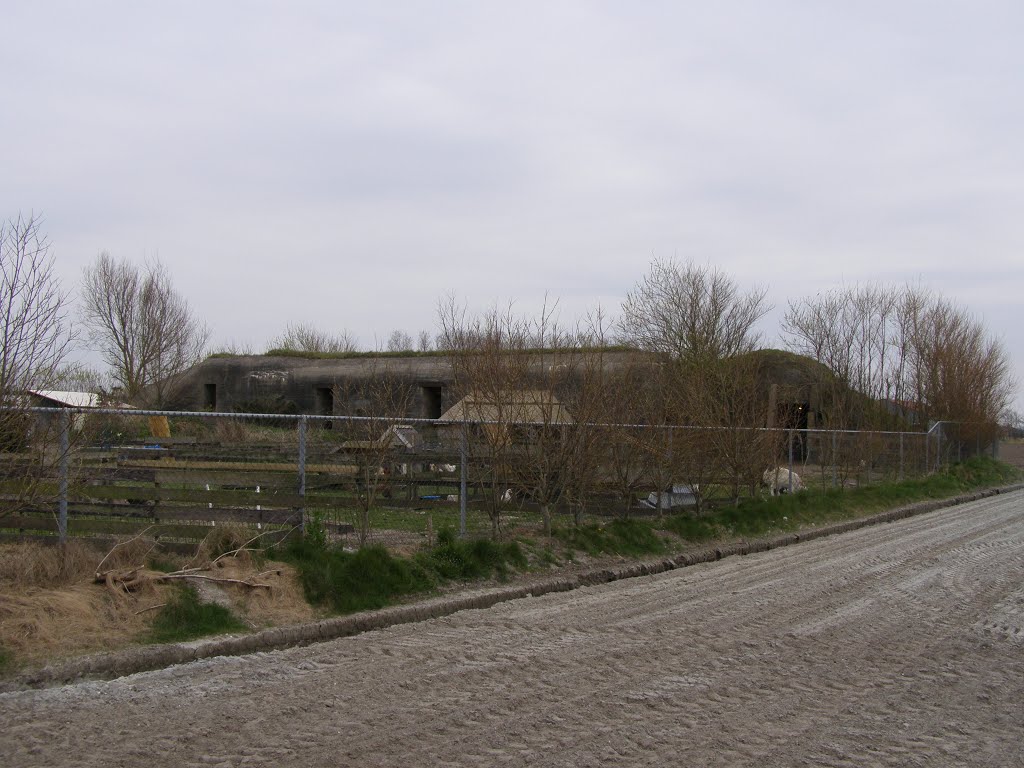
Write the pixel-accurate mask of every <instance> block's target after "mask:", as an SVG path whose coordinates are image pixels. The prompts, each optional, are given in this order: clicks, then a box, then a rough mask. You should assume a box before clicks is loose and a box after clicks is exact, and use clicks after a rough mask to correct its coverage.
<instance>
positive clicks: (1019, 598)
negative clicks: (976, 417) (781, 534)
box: [0, 492, 1024, 768]
mask: <svg viewBox="0 0 1024 768" xmlns="http://www.w3.org/2000/svg"><path fill="white" fill-rule="evenodd" d="M1022 720H1024V492H1016V493H1012V494H1007V495H1003V496H996V497H992V498H988V499H984V500H981V501H978V502H973V503H970V504H966V505H963V506H960V507H953V508H949V509H946V510H943V511H940V512H936V513H933V514H928V515H923V516H920V517H916V518H911V519H909V520H904V521H901V522H898V523H894V524H890V525H880V526H875V527H871V528H865V529H862V530H859V531H855V532H853V533H848V534H844V535H842V536H835V537H832V538H828V539H820V540H817V541H813V542H810V543H807V544H802V545H799V546H794V547H786V548H783V549H777V550H773V551H771V552H766V553H761V554H757V555H750V556H747V557H732V558H729V559H726V560H723V561H721V562H718V563H712V564H707V565H701V566H695V567H692V568H687V569H682V570H677V571H672V572H669V573H665V574H661V575H658V576H652V577H644V578H640V579H632V580H627V581H620V582H615V583H613V584H607V585H603V586H600V587H593V588H587V589H581V590H577V591H575V592H572V593H567V594H552V595H547V596H544V597H538V598H529V599H526V600H519V601H514V602H510V603H504V604H502V605H499V606H497V607H495V608H491V609H489V610H486V611H464V612H462V613H459V614H456V615H454V616H450V617H448V618H445V619H440V620H436V621H429V622H423V623H420V624H407V625H402V626H396V627H393V628H391V629H387V630H382V631H378V632H371V633H366V634H364V635H360V636H357V637H352V638H347V639H342V640H336V641H333V642H329V643H323V644H320V645H316V646H312V647H308V648H298V649H292V650H288V651H281V652H274V653H265V654H256V655H252V656H247V657H239V658H218V659H212V660H208V661H204V662H197V663H194V664H191V665H185V666H180V667H175V668H171V669H167V670H163V671H159V672H151V673H145V674H139V675H134V676H132V677H127V678H122V679H120V680H116V681H113V682H107V683H83V684H79V685H74V686H68V687H64V688H55V689H51V690H45V691H27V692H19V693H10V694H3V695H0V765H4V766H11V767H12V768H13V767H14V766H22V765H81V766H154V767H155V766H179V765H180V766H242V765H274V766H293V765H295V766H298V765H302V766H314V765H358V766H372V765H401V766H406V767H410V768H411V767H412V766H470V765H474V766H477V765H480V766H483V765H486V766H490V765H629V766H632V765H659V766H663V765H701V764H710V765H728V766H745V765H751V766H752V765H758V766H789V765H814V766H818V765H830V766H877V765H891V766H915V765H928V766H997V765H998V766H1010V765H1024V725H1022Z"/></svg>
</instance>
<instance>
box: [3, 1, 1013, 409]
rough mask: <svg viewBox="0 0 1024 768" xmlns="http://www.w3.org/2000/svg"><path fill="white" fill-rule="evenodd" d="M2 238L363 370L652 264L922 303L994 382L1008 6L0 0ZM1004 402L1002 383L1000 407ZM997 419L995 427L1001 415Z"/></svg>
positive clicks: (1009, 87) (224, 335) (1005, 190)
mask: <svg viewBox="0 0 1024 768" xmlns="http://www.w3.org/2000/svg"><path fill="white" fill-rule="evenodd" d="M3 19H4V27H5V34H4V43H3V45H2V46H0V72H3V75H2V76H0V138H2V141H0V158H2V163H0V169H2V181H0V216H2V217H3V218H10V217H12V216H15V215H17V213H18V212H19V211H21V212H25V213H27V212H30V211H34V212H36V213H42V214H43V216H44V219H45V231H46V232H47V233H48V235H49V237H50V240H51V242H52V246H53V251H54V253H55V255H56V259H57V265H58V270H59V272H60V275H61V278H62V280H63V281H64V283H65V286H66V287H67V288H69V289H71V290H76V289H77V286H78V283H79V281H80V277H81V273H82V268H83V267H84V266H86V265H87V264H89V263H90V262H91V261H92V260H93V259H95V257H96V255H97V254H98V253H99V252H100V251H104V250H106V251H109V252H110V253H111V254H112V255H113V256H115V257H118V258H128V259H131V260H136V261H138V262H140V263H142V262H143V261H144V260H145V259H146V258H153V257H158V258H159V259H160V260H161V261H162V262H163V263H164V264H165V266H166V267H167V268H168V269H169V271H170V272H171V274H172V276H173V278H174V281H175V285H176V286H177V287H178V288H179V290H180V291H181V293H182V294H184V295H185V296H186V298H187V299H188V300H189V301H190V303H191V304H192V306H193V308H194V309H195V310H196V312H197V313H198V314H199V315H200V316H201V317H203V318H205V319H206V321H207V323H208V324H209V326H210V327H211V329H212V331H213V340H214V345H215V346H217V345H220V344H223V343H228V342H233V343H235V344H237V345H249V346H251V347H252V348H253V349H254V350H255V351H257V352H260V351H263V350H264V349H265V348H266V346H267V342H268V340H269V339H270V338H271V337H273V336H274V335H276V334H277V333H279V332H280V331H281V330H283V328H284V326H285V325H286V324H287V323H288V322H289V321H298V322H308V323H311V324H314V325H316V326H318V327H321V328H323V329H325V330H335V329H348V330H350V331H351V332H352V333H354V334H355V335H356V336H357V337H358V338H359V339H360V341H361V343H362V345H363V346H365V347H367V348H374V347H377V346H381V345H383V344H384V343H385V341H386V339H387V337H388V335H389V333H390V332H391V331H392V330H393V329H396V328H400V329H404V330H407V331H408V332H410V333H411V334H412V335H413V336H416V334H417V332H418V331H419V330H421V329H429V330H434V329H435V326H436V319H435V318H436V307H437V303H438V300H439V299H440V298H441V297H443V296H444V295H446V294H448V293H454V294H455V295H456V296H457V297H459V299H460V300H463V301H466V302H468V304H469V306H470V308H471V309H485V308H487V307H488V306H491V305H493V304H494V303H496V302H497V303H498V304H501V305H504V304H507V303H508V302H509V301H514V302H515V303H516V306H517V307H518V308H519V309H520V310H522V311H523V312H526V313H529V312H532V311H534V310H535V309H536V308H537V307H538V306H539V305H540V304H541V302H542V301H543V298H544V295H545V293H547V294H548V295H550V296H551V297H554V298H557V299H558V300H559V307H560V311H561V317H562V319H563V320H564V321H571V320H573V319H575V318H576V317H578V316H581V315H583V314H585V313H586V312H587V311H589V310H592V309H593V308H594V307H596V306H597V305H598V304H600V305H602V306H603V307H604V308H605V309H606V310H607V311H609V312H610V313H612V314H614V313H615V312H616V311H617V309H618V307H619V305H620V304H621V301H622V299H623V297H624V296H625V294H626V292H627V291H628V290H629V289H630V288H631V287H632V286H633V285H634V284H635V283H636V282H637V281H638V280H640V279H641V277H642V276H643V274H644V273H645V272H646V270H647V268H648V265H649V263H650V261H651V259H652V258H660V259H667V258H677V259H680V260H685V259H693V260H695V261H698V262H702V263H704V262H706V263H710V264H713V265H716V266H718V267H720V268H721V269H723V270H724V271H726V272H728V273H729V274H731V275H733V276H734V277H736V278H737V280H738V281H739V282H740V283H741V284H742V285H744V286H749V287H752V286H755V285H762V286H765V287H766V288H767V289H768V291H769V297H770V299H771V300H772V302H773V303H774V304H775V305H776V306H777V307H778V308H779V309H778V310H777V311H776V312H775V313H773V315H771V316H770V318H769V320H770V322H769V324H768V325H767V326H766V330H767V332H768V335H769V337H773V336H774V335H775V333H776V328H777V321H778V317H779V315H780V314H781V310H782V309H784V307H785V305H786V302H787V301H789V300H791V299H798V298H800V297H803V296H807V295H813V294H814V293H815V292H817V291H821V290H827V289H830V288H835V287H838V286H841V285H844V284H845V285H850V284H853V283H857V282H865V281H881V282H884V283H894V284H898V283H902V282H904V281H907V280H911V281H914V282H920V283H923V284H924V285H926V286H929V287H931V288H934V289H935V290H937V291H939V292H941V293H942V294H944V295H945V296H947V297H949V298H952V299H955V300H957V301H959V302H961V303H962V304H964V305H966V306H967V307H969V308H970V309H971V310H972V311H973V312H974V313H976V314H977V315H978V316H979V317H980V318H982V319H983V321H984V322H985V323H986V325H987V326H988V327H989V328H990V329H991V330H992V332H993V333H994V334H996V335H997V336H999V337H1001V338H1002V339H1003V340H1004V342H1005V344H1006V347H1007V349H1008V350H1009V352H1010V354H1011V356H1012V357H1013V358H1014V361H1015V368H1016V373H1017V377H1018V379H1024V364H1022V361H1024V313H1022V312H1021V297H1022V293H1024V215H1022V213H1024V82H1022V81H1024V45H1021V40H1022V39H1024V4H1022V3H1020V2H1019V0H1007V1H1006V2H998V1H994V2H987V1H986V0H970V1H968V0H964V1H963V2H960V1H958V0H947V1H941V0H940V1H936V0H928V1H927V2H924V1H923V0H921V1H918V0H896V1H894V0H886V1H885V2H880V1H879V2H876V1H874V0H858V2H839V1H838V0H805V1H803V2H798V1H796V0H773V1H772V2H764V1H763V0H749V1H748V2H741V1H739V0H720V1H719V2H714V3H706V2H705V3H696V2H695V3H683V2H678V1H676V2H655V1H650V2H644V3H625V2H559V1H558V0H545V1H544V2H517V3H509V2H501V3H498V2H482V1H481V0H472V1H467V2H443V1H442V0H433V1H432V2H411V1H406V2H392V3H386V2H381V3H366V2H359V3H356V2H342V1H340V0H331V1H328V0H324V2H288V3H283V2H274V3H269V2H268V3H260V2H245V3H237V2H235V3H228V2H212V1H210V0H205V1H204V2H183V1H180V2H173V3H168V2H159V3H155V2H152V3H151V2H139V1H137V0H136V1H133V2H128V1H127V0H125V1H124V2H100V1H99V0H92V1H91V2H88V3H83V2H68V3H54V2H46V0H33V2H20V1H19V0H5V2H4V12H3ZM1020 391H1021V388H1018V392H1020ZM1022 403H1024V399H1022V398H1020V397H1019V398H1018V403H1017V407H1018V408H1019V409H1021V410H1024V405H1022Z"/></svg>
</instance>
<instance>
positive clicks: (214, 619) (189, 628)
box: [148, 587, 248, 643]
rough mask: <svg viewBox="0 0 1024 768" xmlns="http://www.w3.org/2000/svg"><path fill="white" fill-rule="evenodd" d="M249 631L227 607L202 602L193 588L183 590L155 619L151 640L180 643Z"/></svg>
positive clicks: (177, 592) (182, 588)
mask: <svg viewBox="0 0 1024 768" xmlns="http://www.w3.org/2000/svg"><path fill="white" fill-rule="evenodd" d="M247 629H248V628H247V627H246V626H245V625H244V624H243V623H242V622H240V621H239V620H238V619H237V618H235V616H234V615H233V614H232V613H231V611H229V610H228V609H227V608H225V607H224V606H222V605H213V604H211V603H201V602H199V595H198V594H197V593H196V591H195V590H194V589H193V588H192V587H180V588H178V589H177V590H176V594H175V595H174V596H173V597H172V598H171V600H170V601H168V603H167V605H165V606H164V607H163V608H161V609H160V611H159V612H158V613H157V614H156V616H154V618H153V624H152V626H151V627H150V632H149V637H148V639H149V641H150V642H153V643H177V642H181V641H183V640H194V639H195V638H197V637H206V636H207V635H219V634H223V633H226V632H244V631H246V630H247Z"/></svg>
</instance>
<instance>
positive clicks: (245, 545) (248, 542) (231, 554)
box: [210, 525, 299, 565]
mask: <svg viewBox="0 0 1024 768" xmlns="http://www.w3.org/2000/svg"><path fill="white" fill-rule="evenodd" d="M298 527H299V526H297V525H296V526H293V527H292V528H291V530H289V531H288V533H286V534H285V535H284V538H287V537H288V536H289V535H290V534H291V533H292V531H294V530H295V529H296V528H298ZM268 533H278V531H276V530H266V531H262V532H260V533H258V534H256V535H255V536H253V537H252V538H251V539H249V540H248V541H247V542H245V544H243V545H242V546H240V547H239V548H238V549H233V550H231V551H230V552H225V553H223V554H221V555H218V556H217V557H216V558H214V560H213V562H211V563H210V565H216V564H217V562H218V561H219V560H220V559H221V558H222V557H228V556H229V555H230V556H232V557H233V556H235V555H237V554H238V553H239V552H245V551H247V550H246V548H247V547H248V546H249V545H250V544H252V543H253V542H254V541H256V540H257V539H260V538H262V537H264V536H266V535H267V534H268Z"/></svg>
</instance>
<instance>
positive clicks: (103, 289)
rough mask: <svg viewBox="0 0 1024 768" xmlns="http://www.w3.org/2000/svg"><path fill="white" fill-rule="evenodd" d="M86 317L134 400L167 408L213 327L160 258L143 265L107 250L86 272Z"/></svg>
mask: <svg viewBox="0 0 1024 768" xmlns="http://www.w3.org/2000/svg"><path fill="white" fill-rule="evenodd" d="M81 299H82V309H81V312H82V321H83V324H84V326H85V328H86V329H87V331H88V335H89V341H90V343H91V344H92V346H93V348H94V349H96V350H97V351H98V352H100V354H101V355H102V356H103V361H104V362H105V363H106V364H107V366H108V367H109V369H110V375H111V378H112V380H113V381H114V384H115V385H116V386H119V387H120V388H121V389H122V391H123V393H124V396H125V397H126V398H128V399H138V400H140V401H142V402H143V404H145V405H152V406H154V407H165V406H167V405H170V404H172V401H173V398H174V397H175V396H176V395H177V394H178V392H177V387H178V385H179V383H180V378H181V374H182V373H184V372H185V371H186V370H187V369H188V368H190V367H191V366H193V365H195V364H196V363H197V362H199V360H200V359H201V358H202V355H203V352H204V350H205V348H206V342H207V339H208V338H209V335H210V332H209V330H208V329H207V327H206V325H205V324H204V323H203V322H202V321H201V320H199V319H198V318H197V317H196V316H195V315H194V313H193V312H192V308H191V307H190V306H189V304H188V302H187V301H186V300H185V299H184V297H182V296H181V294H179V293H178V292H177V291H176V290H175V288H174V286H173V285H172V283H171V276H170V274H169V273H168V272H167V270H166V268H165V267H164V266H163V265H162V264H161V263H160V262H152V263H149V264H146V265H145V266H144V267H139V266H137V265H135V264H132V263H130V262H128V261H126V260H121V261H117V260H115V259H113V258H112V257H111V256H110V254H108V253H105V252H104V253H101V254H100V255H99V256H98V257H97V258H96V261H95V263H94V264H93V265H92V266H90V267H86V268H85V270H84V272H83V276H82V289H81Z"/></svg>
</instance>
